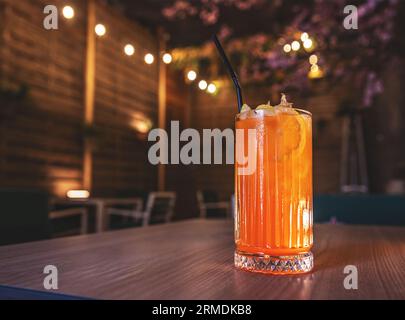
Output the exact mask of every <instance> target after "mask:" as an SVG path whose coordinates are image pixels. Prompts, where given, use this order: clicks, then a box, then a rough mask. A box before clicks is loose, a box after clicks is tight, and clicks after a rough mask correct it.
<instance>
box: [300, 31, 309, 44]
mask: <svg viewBox="0 0 405 320" xmlns="http://www.w3.org/2000/svg"><path fill="white" fill-rule="evenodd" d="M308 38H309V35H308V33H306V32H303V33H301V41H302V42H305V40H307V39H308Z"/></svg>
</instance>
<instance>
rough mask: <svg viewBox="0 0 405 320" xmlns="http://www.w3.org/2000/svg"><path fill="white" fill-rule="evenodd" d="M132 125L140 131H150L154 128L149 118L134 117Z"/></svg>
mask: <svg viewBox="0 0 405 320" xmlns="http://www.w3.org/2000/svg"><path fill="white" fill-rule="evenodd" d="M131 127H132V128H134V129H135V130H136V131H138V132H139V133H148V132H149V130H150V129H151V128H152V122H151V121H150V120H149V119H139V118H138V119H136V118H135V119H133V120H132V121H131Z"/></svg>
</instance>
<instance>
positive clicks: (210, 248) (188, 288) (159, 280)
mask: <svg viewBox="0 0 405 320" xmlns="http://www.w3.org/2000/svg"><path fill="white" fill-rule="evenodd" d="M233 250H234V245H233V225H232V223H231V222H230V221H205V220H189V221H184V222H177V223H172V224H168V225H159V226H153V227H148V228H134V229H126V230H121V231H114V232H107V233H103V234H96V235H85V236H77V237H70V238H62V239H55V240H47V241H41V242H35V243H27V244H20V245H14V246H3V247H0V284H3V285H13V286H19V287H25V288H33V289H39V290H41V289H43V287H42V282H43V277H44V275H43V274H42V270H43V268H44V266H45V265H47V264H54V265H56V266H57V267H58V270H59V290H58V292H59V293H65V294H73V295H80V296H86V297H95V298H103V299H405V269H404V267H403V266H404V264H405V229H404V228H397V227H369V226H364V227H363V226H344V225H316V226H315V248H314V254H315V269H314V271H313V272H312V273H311V274H307V275H301V276H268V275H260V274H253V273H248V272H244V271H240V270H236V269H235V268H234V267H233ZM346 265H355V266H357V268H358V275H359V284H358V290H345V289H344V287H343V279H344V277H345V276H346V275H345V274H344V273H343V268H344V267H345V266H346Z"/></svg>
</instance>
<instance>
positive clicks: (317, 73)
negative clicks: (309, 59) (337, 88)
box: [308, 64, 324, 79]
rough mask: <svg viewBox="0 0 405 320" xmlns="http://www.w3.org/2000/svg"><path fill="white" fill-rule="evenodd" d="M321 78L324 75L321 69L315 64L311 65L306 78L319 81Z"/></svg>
mask: <svg viewBox="0 0 405 320" xmlns="http://www.w3.org/2000/svg"><path fill="white" fill-rule="evenodd" d="M323 76H324V73H323V71H322V69H321V68H320V67H319V66H318V65H317V64H313V65H312V66H311V70H310V71H309V73H308V78H310V79H319V78H322V77H323Z"/></svg>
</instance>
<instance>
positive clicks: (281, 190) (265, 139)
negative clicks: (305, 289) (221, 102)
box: [235, 97, 313, 274]
mask: <svg viewBox="0 0 405 320" xmlns="http://www.w3.org/2000/svg"><path fill="white" fill-rule="evenodd" d="M244 109H245V110H244ZM244 109H242V112H241V113H240V114H238V115H237V117H236V132H237V134H236V161H235V199H236V212H235V218H236V219H235V242H236V252H235V265H236V266H237V267H238V268H241V269H245V270H249V271H256V272H263V273H272V274H294V273H304V272H308V271H310V270H311V269H312V267H313V256H312V253H311V251H310V250H311V247H312V242H313V235H312V125H311V122H312V121H311V114H310V113H309V112H306V111H303V110H299V109H295V108H292V107H291V105H290V104H289V103H287V102H286V100H285V98H284V97H283V100H282V103H281V104H280V105H279V106H276V107H272V106H269V105H262V106H259V107H258V108H257V109H256V110H250V108H248V107H247V108H244ZM238 131H239V133H240V132H243V134H239V135H238ZM249 131H250V134H248V132H249ZM249 144H250V147H249ZM252 150H254V153H255V154H254V155H253V156H251V157H249V161H250V162H251V163H250V164H249V165H250V169H249V170H246V166H247V164H246V163H241V161H238V158H239V159H241V157H240V156H241V154H242V155H246V154H248V153H249V151H251V152H252ZM238 153H239V155H238ZM252 162H253V168H254V169H252Z"/></svg>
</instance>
